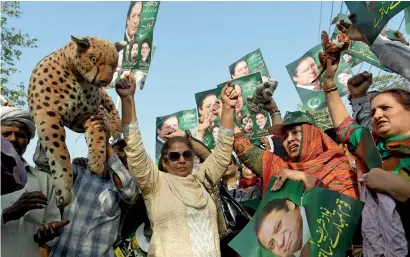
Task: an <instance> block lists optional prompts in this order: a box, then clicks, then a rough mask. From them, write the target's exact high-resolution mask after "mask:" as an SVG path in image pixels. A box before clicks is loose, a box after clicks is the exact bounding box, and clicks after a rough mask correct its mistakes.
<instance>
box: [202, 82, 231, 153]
mask: <svg viewBox="0 0 410 257" xmlns="http://www.w3.org/2000/svg"><path fill="white" fill-rule="evenodd" d="M224 86H225V84H224ZM221 91H222V88H215V89H211V90H207V91H203V92H199V93H196V94H195V100H196V104H197V109H198V115H199V116H198V134H197V138H198V139H199V140H201V141H202V142H204V144H205V145H206V146H207V147H208V148H209V149H214V148H215V144H216V142H217V139H218V133H219V127H220V124H221V115H222V100H221Z"/></svg>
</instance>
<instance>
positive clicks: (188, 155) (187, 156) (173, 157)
mask: <svg viewBox="0 0 410 257" xmlns="http://www.w3.org/2000/svg"><path fill="white" fill-rule="evenodd" d="M181 155H182V157H184V160H185V161H192V159H193V158H194V154H193V152H192V151H191V150H186V151H184V152H183V153H182V154H181V153H179V152H169V153H168V154H167V155H166V156H165V159H166V160H168V161H170V162H177V161H178V160H179V159H180V158H181Z"/></svg>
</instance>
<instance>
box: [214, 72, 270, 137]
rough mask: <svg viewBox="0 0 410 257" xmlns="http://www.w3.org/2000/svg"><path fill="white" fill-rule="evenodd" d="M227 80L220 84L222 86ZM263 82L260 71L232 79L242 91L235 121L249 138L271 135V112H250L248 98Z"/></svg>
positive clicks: (232, 82)
mask: <svg viewBox="0 0 410 257" xmlns="http://www.w3.org/2000/svg"><path fill="white" fill-rule="evenodd" d="M226 83H227V82H224V83H221V84H219V85H218V88H222V87H224V86H225V85H226ZM261 83H262V76H261V73H260V72H255V73H252V74H249V75H246V76H243V77H240V78H237V79H234V80H232V81H231V85H232V86H234V87H235V90H236V91H237V92H238V93H240V95H239V101H238V104H237V105H236V106H235V123H236V125H237V126H238V127H239V128H240V129H241V131H242V132H243V133H244V134H245V135H246V136H247V137H249V138H252V139H259V138H260V137H262V136H267V135H269V132H268V129H269V128H270V126H271V123H270V117H269V113H268V112H266V111H262V112H260V113H257V114H252V115H251V114H250V112H249V110H248V107H247V98H248V97H250V96H253V94H254V93H255V90H256V87H257V86H258V85H259V84H261Z"/></svg>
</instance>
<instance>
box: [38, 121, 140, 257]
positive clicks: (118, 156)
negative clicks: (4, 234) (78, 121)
mask: <svg viewBox="0 0 410 257" xmlns="http://www.w3.org/2000/svg"><path fill="white" fill-rule="evenodd" d="M91 119H92V123H91V125H92V126H94V127H95V128H96V129H102V130H104V131H105V132H106V137H105V138H106V139H107V142H106V149H107V156H106V158H107V163H106V164H107V165H106V166H105V171H104V173H103V174H102V175H101V176H97V175H95V174H92V173H91V172H90V171H89V170H88V169H87V159H84V158H79V159H74V160H73V165H72V170H73V180H74V183H73V188H72V194H73V201H72V203H71V204H70V205H69V206H67V207H66V208H65V209H64V214H63V217H64V219H67V220H70V221H71V222H70V224H68V225H67V226H65V227H64V228H62V229H61V231H60V236H59V237H58V239H57V241H56V243H55V244H54V247H53V249H52V252H51V254H50V257H60V256H64V257H80V256H83V257H88V256H90V257H91V256H93V257H102V256H104V257H114V250H113V246H114V243H115V241H116V239H117V236H118V233H119V229H120V218H121V213H122V211H123V209H122V208H121V207H122V205H123V204H134V203H135V201H136V199H137V196H138V192H139V191H138V190H137V186H136V181H135V178H134V177H133V176H132V175H131V174H130V173H129V172H128V170H127V168H126V167H125V166H124V164H126V162H125V159H126V156H125V153H124V147H125V141H124V140H118V141H115V142H114V143H113V145H111V144H110V143H109V142H108V141H109V133H110V132H109V131H108V129H107V127H108V126H107V124H105V122H104V120H103V119H102V118H100V117H91ZM42 152H44V151H42Z"/></svg>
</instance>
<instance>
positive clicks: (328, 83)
mask: <svg viewBox="0 0 410 257" xmlns="http://www.w3.org/2000/svg"><path fill="white" fill-rule="evenodd" d="M322 90H323V92H332V91H336V90H337V86H336V84H335V82H334V81H333V79H330V78H325V80H324V81H323V83H322Z"/></svg>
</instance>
